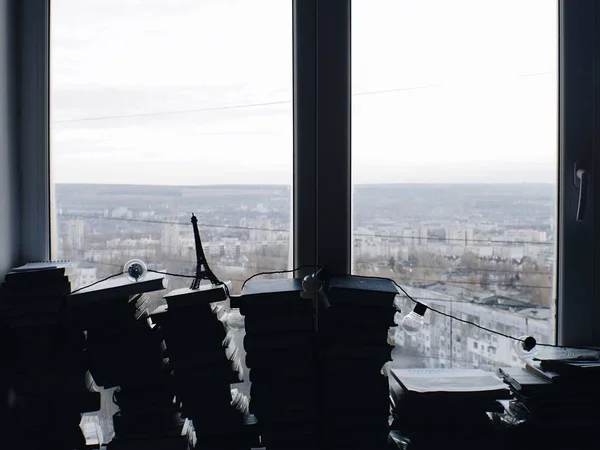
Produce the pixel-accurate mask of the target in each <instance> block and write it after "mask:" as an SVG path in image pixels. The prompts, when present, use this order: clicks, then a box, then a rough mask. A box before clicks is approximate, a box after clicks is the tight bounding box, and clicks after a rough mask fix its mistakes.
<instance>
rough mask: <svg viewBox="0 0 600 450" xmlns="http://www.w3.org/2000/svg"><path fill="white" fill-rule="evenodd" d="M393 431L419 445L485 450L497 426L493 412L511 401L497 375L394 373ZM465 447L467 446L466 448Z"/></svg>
mask: <svg viewBox="0 0 600 450" xmlns="http://www.w3.org/2000/svg"><path fill="white" fill-rule="evenodd" d="M390 373H391V376H390V404H391V412H392V418H393V421H392V425H391V428H392V430H394V431H395V432H397V433H399V434H400V435H402V436H404V437H406V438H408V439H409V440H410V442H411V443H412V444H413V445H414V446H416V447H420V446H423V447H425V448H430V447H429V446H431V448H436V446H439V447H440V448H441V447H444V446H447V443H448V442H449V441H452V440H456V442H460V443H461V444H460V445H459V447H460V448H465V445H466V444H467V443H469V446H468V448H482V446H483V443H485V442H487V441H489V436H490V433H491V432H492V429H493V425H492V422H491V421H490V414H489V413H493V412H499V411H501V410H502V406H501V405H500V403H498V400H502V399H507V398H509V397H510V392H509V390H508V389H507V387H506V385H505V384H504V383H503V382H502V380H501V379H500V378H498V377H497V376H496V375H495V374H494V373H492V372H485V371H483V370H479V369H391V370H390ZM463 443H464V444H463Z"/></svg>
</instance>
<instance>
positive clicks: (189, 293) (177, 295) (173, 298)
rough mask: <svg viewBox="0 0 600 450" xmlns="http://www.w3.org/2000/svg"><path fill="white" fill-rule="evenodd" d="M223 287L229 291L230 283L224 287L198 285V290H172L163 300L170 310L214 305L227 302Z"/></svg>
mask: <svg viewBox="0 0 600 450" xmlns="http://www.w3.org/2000/svg"><path fill="white" fill-rule="evenodd" d="M225 286H227V288H229V289H231V282H227V283H226V284H225V285H221V286H215V285H212V284H211V285H206V284H203V285H200V287H199V288H198V289H190V288H182V289H174V290H172V291H171V292H169V293H168V294H166V295H164V296H163V298H164V299H165V300H166V301H167V305H169V308H170V309H176V308H184V307H189V306H195V305H198V304H203V303H214V302H221V301H223V300H227V293H226V290H225Z"/></svg>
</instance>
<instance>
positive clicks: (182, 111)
mask: <svg viewBox="0 0 600 450" xmlns="http://www.w3.org/2000/svg"><path fill="white" fill-rule="evenodd" d="M552 73H554V72H551V71H550V72H537V73H525V74H521V75H516V76H515V77H516V78H524V77H536V76H540V75H549V74H552ZM444 86H445V85H443V84H426V85H422V86H409V87H403V88H392V89H380V90H376V91H365V92H356V93H354V94H352V96H353V97H359V96H364V95H378V94H387V93H391V92H404V91H415V90H420V89H432V88H438V87H444ZM289 103H292V101H291V100H278V101H272V102H257V103H244V104H238V105H228V106H215V107H210V108H195V109H179V110H171V111H156V112H150V113H136V114H120V115H113V116H97V117H81V118H75V119H60V120H53V121H52V123H77V122H92V121H101V120H115V119H131V118H138V117H153V116H167V115H173V114H191V113H197V112H209V111H223V110H229V109H245V108H257V107H261V106H274V105H285V104H289Z"/></svg>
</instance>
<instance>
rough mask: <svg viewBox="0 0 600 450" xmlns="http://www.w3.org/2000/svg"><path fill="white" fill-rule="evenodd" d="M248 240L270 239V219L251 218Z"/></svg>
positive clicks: (271, 233)
mask: <svg viewBox="0 0 600 450" xmlns="http://www.w3.org/2000/svg"><path fill="white" fill-rule="evenodd" d="M250 228H251V229H250V240H251V241H261V242H262V241H270V240H271V239H272V235H273V232H272V231H271V221H270V220H269V219H267V218H266V217H261V218H259V219H256V220H253V221H252V222H251V223H250Z"/></svg>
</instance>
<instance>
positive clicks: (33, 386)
mask: <svg viewBox="0 0 600 450" xmlns="http://www.w3.org/2000/svg"><path fill="white" fill-rule="evenodd" d="M69 266H70V265H69V264H68V263H63V262H61V263H56V262H48V263H39V262H38V263H29V264H26V265H24V266H21V267H17V268H15V269H13V270H11V271H10V272H9V273H8V274H7V275H6V279H5V282H4V283H2V287H1V288H0V321H1V323H0V331H1V334H2V337H3V339H2V342H3V343H4V345H5V355H6V356H7V358H6V361H5V364H3V366H2V372H3V374H2V378H3V379H4V380H6V381H5V382H6V384H7V385H8V386H10V388H11V389H12V391H13V394H12V395H11V396H10V397H8V398H12V399H13V400H12V401H10V402H9V403H12V404H11V405H10V406H11V415H12V419H13V421H12V423H11V426H10V431H12V432H13V433H14V436H16V437H18V439H19V443H12V442H11V440H12V438H11V436H8V435H7V436H6V437H5V441H7V442H8V443H7V444H6V445H7V447H8V448H18V447H23V446H25V447H29V445H37V444H32V443H39V442H42V441H43V440H45V439H47V438H48V436H52V437H53V439H54V440H55V441H56V442H60V443H61V445H63V446H64V447H65V448H82V446H84V445H85V438H84V436H83V434H82V432H81V430H80V428H79V421H80V414H81V413H84V412H90V411H96V410H98V409H100V394H99V392H97V391H96V390H95V388H94V386H93V382H92V380H91V377H90V376H89V373H88V372H87V365H86V360H85V352H84V347H85V335H84V333H83V332H82V331H81V330H78V329H76V328H75V327H73V324H72V323H71V322H70V321H69V320H68V319H69V318H68V315H67V308H66V296H67V294H69V293H70V291H71V283H70V280H69V277H68V275H67V272H66V269H68V268H69ZM4 380H3V381H4ZM3 384H4V383H3ZM8 386H6V387H8ZM5 393H6V391H5ZM4 398H5V399H6V398H7V396H5V397H4ZM5 403H6V402H5ZM7 430H8V428H7ZM23 437H25V438H26V439H25V440H23Z"/></svg>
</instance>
